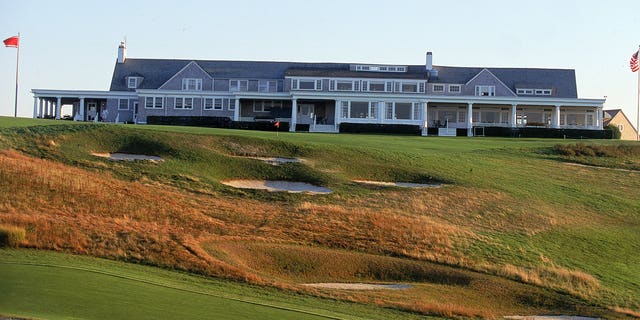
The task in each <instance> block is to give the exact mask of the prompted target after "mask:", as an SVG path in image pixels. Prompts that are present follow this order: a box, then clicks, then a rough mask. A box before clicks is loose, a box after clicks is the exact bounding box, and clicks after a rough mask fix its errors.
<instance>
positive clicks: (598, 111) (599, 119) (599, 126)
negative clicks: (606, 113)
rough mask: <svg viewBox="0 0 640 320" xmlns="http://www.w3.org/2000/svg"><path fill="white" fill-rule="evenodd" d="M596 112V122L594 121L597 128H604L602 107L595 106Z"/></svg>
mask: <svg viewBox="0 0 640 320" xmlns="http://www.w3.org/2000/svg"><path fill="white" fill-rule="evenodd" d="M596 112H597V113H598V123H596V125H597V126H598V129H600V130H602V129H604V127H603V126H602V109H600V108H599V107H596Z"/></svg>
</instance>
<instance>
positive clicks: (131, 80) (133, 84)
mask: <svg viewBox="0 0 640 320" xmlns="http://www.w3.org/2000/svg"><path fill="white" fill-rule="evenodd" d="M137 87H138V78H137V77H128V78H127V88H129V89H135V88H137Z"/></svg>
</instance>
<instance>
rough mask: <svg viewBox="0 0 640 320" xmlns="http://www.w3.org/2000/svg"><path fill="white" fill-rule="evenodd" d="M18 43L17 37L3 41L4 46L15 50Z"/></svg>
mask: <svg viewBox="0 0 640 320" xmlns="http://www.w3.org/2000/svg"><path fill="white" fill-rule="evenodd" d="M18 42H20V38H18V36H14V37H11V38H7V39H4V46H5V47H13V48H17V47H18Z"/></svg>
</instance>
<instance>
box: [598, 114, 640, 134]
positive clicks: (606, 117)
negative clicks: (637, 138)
mask: <svg viewBox="0 0 640 320" xmlns="http://www.w3.org/2000/svg"><path fill="white" fill-rule="evenodd" d="M602 113H604V116H603V117H602V118H603V119H602V126H603V127H606V126H608V125H609V123H611V120H613V118H615V117H616V116H617V115H621V116H622V117H623V118H624V119H625V120H626V121H627V122H628V123H629V125H631V129H633V131H634V132H637V131H636V127H635V126H634V125H633V123H632V122H631V121H630V120H629V118H627V115H626V114H624V112H623V111H622V109H611V110H603V111H602Z"/></svg>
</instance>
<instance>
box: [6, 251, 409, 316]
mask: <svg viewBox="0 0 640 320" xmlns="http://www.w3.org/2000/svg"><path fill="white" fill-rule="evenodd" d="M0 257H1V259H0V260H1V261H2V262H0V273H1V274H2V277H0V287H2V288H3V290H0V314H4V315H14V316H21V317H34V318H43V319H69V318H75V319H78V318H80V319H132V318H135V319H185V318H189V319H211V318H221V319H251V318H255V317H256V315H260V316H259V317H260V319H389V318H403V319H405V318H416V317H417V316H414V315H411V314H407V313H400V312H396V311H393V310H384V309H381V308H376V307H367V306H363V305H356V304H350V303H343V302H338V301H331V300H323V299H318V298H311V297H308V296H302V295H291V294H285V293H282V292H279V291H276V290H270V289H266V288H258V287H250V286H247V285H242V284H238V283H233V282H228V281H222V280H215V279H207V278H203V277H197V276H191V275H188V274H185V273H178V272H174V271H164V270H161V269H157V268H152V267H145V266H137V265H132V264H125V263H119V262H114V261H107V260H102V259H95V258H84V257H78V256H71V255H64V254H56V253H50V252H32V251H31V252H27V251H24V250H6V249H5V250H3V249H0Z"/></svg>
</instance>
